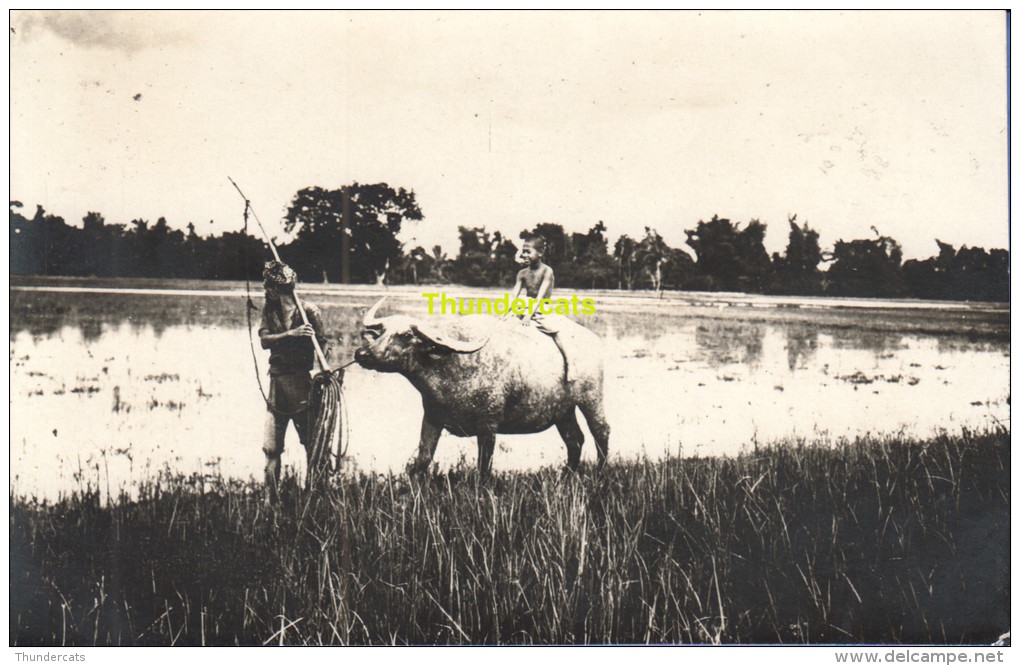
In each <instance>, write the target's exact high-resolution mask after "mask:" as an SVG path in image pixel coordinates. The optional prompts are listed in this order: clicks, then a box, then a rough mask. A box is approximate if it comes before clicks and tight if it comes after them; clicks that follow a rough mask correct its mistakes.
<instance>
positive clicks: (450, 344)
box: [411, 324, 489, 354]
mask: <svg viewBox="0 0 1020 666" xmlns="http://www.w3.org/2000/svg"><path fill="white" fill-rule="evenodd" d="M411 329H412V330H413V331H414V332H415V333H417V334H418V336H420V337H422V338H425V339H426V340H428V341H429V342H431V343H433V344H434V345H436V346H438V347H446V348H447V349H449V350H450V351H455V352H457V353H459V354H470V353H471V352H476V351H478V350H479V349H481V348H482V347H484V346H485V345H486V344H488V342H489V338H488V337H485V338H482V339H481V340H454V339H450V338H446V337H443V336H442V335H440V334H439V333H438V332H437V331H435V330H434V329H432V328H430V327H428V326H422V325H421V324H411Z"/></svg>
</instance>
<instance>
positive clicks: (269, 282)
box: [262, 260, 297, 287]
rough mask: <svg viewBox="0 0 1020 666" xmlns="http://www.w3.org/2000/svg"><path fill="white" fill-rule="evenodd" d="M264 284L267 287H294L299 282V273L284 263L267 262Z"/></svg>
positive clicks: (263, 272) (263, 277)
mask: <svg viewBox="0 0 1020 666" xmlns="http://www.w3.org/2000/svg"><path fill="white" fill-rule="evenodd" d="M262 282H263V283H264V284H265V286H267V287H293V286H294V284H295V283H296V282H297V273H295V272H294V269H293V268H291V267H290V266H288V265H287V264H285V263H283V262H282V261H275V260H274V261H267V262H266V267H265V269H264V270H263V271H262Z"/></svg>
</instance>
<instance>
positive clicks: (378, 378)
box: [10, 285, 1010, 498]
mask: <svg viewBox="0 0 1020 666" xmlns="http://www.w3.org/2000/svg"><path fill="white" fill-rule="evenodd" d="M388 291H389V293H390V294H391V298H390V299H389V301H388V302H387V306H386V311H384V312H383V313H382V314H390V313H395V312H404V313H407V314H418V315H423V314H424V312H425V301H424V299H422V298H421V296H420V292H421V290H420V289H419V290H414V289H406V288H404V289H391V290H388ZM450 291H451V292H452V291H456V292H457V293H464V294H468V293H472V292H471V290H466V289H463V290H462V289H451V290H450ZM305 293H306V296H307V298H309V299H310V300H314V301H316V302H317V303H319V304H320V305H321V306H322V309H323V312H324V314H325V318H326V321H327V327H328V329H329V330H328V333H329V334H330V335H332V336H334V337H335V338H336V339H337V344H336V345H334V349H333V352H332V354H331V362H333V363H334V364H340V363H344V362H346V361H348V360H349V359H350V358H351V356H352V354H353V349H354V346H355V345H356V344H357V335H358V321H359V320H360V316H361V311H362V310H363V309H364V308H365V307H367V306H368V305H369V304H371V303H372V302H373V301H374V300H375V298H376V297H377V294H378V293H382V292H381V291H378V290H373V289H370V288H351V289H346V290H342V289H340V288H336V287H331V288H319V289H316V288H307V289H306V290H305ZM478 293H481V292H478ZM10 295H11V323H10V390H11V395H10V409H11V425H10V447H11V448H10V464H11V481H10V483H11V489H12V491H13V492H15V493H16V494H19V495H26V496H37V497H40V498H55V497H57V496H59V495H61V494H66V493H68V492H70V491H72V490H75V489H78V488H83V487H93V488H96V487H98V488H99V489H100V490H101V491H102V492H103V494H105V493H106V492H107V490H109V491H110V492H111V493H113V494H116V493H117V492H118V491H119V490H120V489H122V488H128V489H130V488H131V487H132V486H133V484H137V483H138V482H140V481H143V480H150V479H152V478H154V477H155V476H156V475H158V474H160V473H162V472H171V473H178V472H179V473H185V474H191V473H199V474H215V475H223V476H226V477H230V478H238V479H248V478H252V477H254V478H261V474H262V465H263V455H262V453H261V444H262V442H261V439H262V428H263V421H264V415H265V407H264V403H263V401H262V397H261V395H260V393H259V384H258V381H257V379H259V378H261V380H262V383H263V386H264V387H265V388H266V390H268V381H267V378H266V375H265V372H266V368H267V359H268V353H267V352H264V351H262V350H261V349H259V348H258V342H257V336H256V340H255V354H254V358H253V353H252V348H251V346H250V343H249V334H248V330H247V322H246V317H245V304H246V297H245V293H244V290H243V288H241V289H238V288H237V287H236V285H233V286H231V287H230V288H228V289H222V290H220V291H204V290H202V289H158V290H157V289H149V288H133V289H130V290H118V289H109V288H105V287H103V288H86V289H82V287H81V286H80V285H78V286H74V285H72V286H70V287H67V286H64V287H61V288H59V289H54V288H53V287H52V286H42V287H26V286H15V287H13V288H12V290H11V294H10ZM255 295H256V298H255V299H254V300H255V304H256V305H257V306H261V297H260V294H259V293H258V292H256V294H255ZM488 295H491V294H488ZM591 295H592V296H593V297H594V298H595V302H596V307H597V313H596V315H594V316H592V317H578V320H580V321H581V322H582V323H584V324H586V325H588V326H589V327H590V328H592V329H593V330H595V331H596V332H597V333H599V334H600V335H601V336H602V337H603V339H604V340H605V342H606V350H607V359H606V401H607V405H606V410H607V414H608V417H609V420H610V423H611V425H612V428H613V433H612V439H611V442H610V449H611V450H610V453H611V456H612V457H617V458H634V457H643V456H647V457H649V458H652V459H655V458H660V457H662V456H667V455H683V456H695V455H697V456H711V455H732V454H736V453H739V452H741V451H746V450H749V449H753V448H754V447H756V446H766V445H768V444H769V443H772V442H777V441H796V440H804V441H808V442H821V443H832V442H837V441H840V440H843V439H853V438H855V437H858V436H862V435H869V434H870V435H901V434H905V435H916V436H921V437H924V436H930V435H932V434H934V433H937V432H941V431H948V432H958V431H960V430H961V429H964V428H984V427H989V426H995V425H1000V424H1001V425H1003V426H1005V427H1008V426H1009V416H1010V385H1009V361H1010V347H1009V313H1008V308H1006V307H1005V306H990V305H976V306H967V305H960V304H932V303H918V302H916V301H915V302H890V301H887V302H877V301H863V300H857V301H854V300H846V301H842V300H834V299H828V300H820V299H783V298H769V297H754V296H745V295H718V294H667V295H665V296H664V297H663V298H655V297H654V296H651V295H635V294H618V293H613V292H604V293H602V292H594V293H592V294H591ZM252 317H253V328H257V325H258V312H257V311H254V312H253V314H252ZM252 335H253V336H255V335H256V334H255V333H254V332H253V333H252ZM256 361H257V363H258V368H259V372H258V374H256V370H255V362H256ZM345 397H346V403H347V416H348V418H347V425H348V427H349V438H348V441H349V449H348V462H347V465H348V467H349V468H352V469H354V468H356V469H361V470H367V471H374V472H387V471H390V470H393V471H399V470H401V469H402V468H403V466H404V464H405V463H406V462H407V461H408V459H409V458H410V457H411V456H412V455H413V454H414V453H415V450H416V447H417V440H418V430H419V427H420V419H421V413H422V410H421V403H420V400H419V399H418V394H417V392H416V391H415V390H414V389H413V388H412V387H411V386H410V384H409V383H408V382H407V381H406V380H404V379H403V378H402V377H400V376H399V375H393V374H378V373H374V372H370V371H367V370H364V369H361V368H359V367H357V366H352V367H351V368H350V369H349V370H348V372H347V374H346V379H345ZM582 427H583V425H582ZM585 434H586V444H585V447H584V455H583V459H585V460H593V459H594V450H593V446H592V445H591V438H590V435H588V433H587V430H586V429H585ZM565 458H566V454H565V449H564V447H563V444H562V442H561V441H560V439H559V437H558V435H557V434H556V432H555V430H550V431H547V432H545V433H540V434H537V435H528V436H500V437H499V438H498V439H497V451H496V455H495V457H494V461H493V468H494V470H495V471H497V472H498V471H505V470H523V469H533V468H536V467H541V466H546V465H556V466H559V465H562V464H563V463H564V461H565ZM436 459H437V462H438V463H439V464H440V466H441V467H448V466H451V465H455V464H458V462H459V461H461V460H464V461H466V462H467V463H468V464H469V465H472V466H473V465H474V462H475V444H474V440H473V439H461V438H457V437H454V436H452V435H448V434H444V436H443V438H442V439H441V440H440V443H439V447H438V450H437V454H436ZM284 464H285V465H287V466H290V467H293V468H295V469H297V470H298V471H303V469H304V453H303V451H302V450H301V446H300V444H298V442H297V436H296V433H295V432H294V431H293V429H292V430H291V431H290V432H289V433H288V437H287V451H286V452H285V454H284Z"/></svg>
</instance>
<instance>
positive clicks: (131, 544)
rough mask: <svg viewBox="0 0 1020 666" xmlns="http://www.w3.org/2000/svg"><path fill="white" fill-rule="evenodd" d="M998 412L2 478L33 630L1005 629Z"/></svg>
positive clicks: (134, 638) (642, 634)
mask: <svg viewBox="0 0 1020 666" xmlns="http://www.w3.org/2000/svg"><path fill="white" fill-rule="evenodd" d="M1009 443H1010V435H1009V433H1008V432H1006V431H999V432H990V433H982V434H970V433H964V434H963V435H962V436H940V437H936V438H934V439H932V440H929V441H897V440H892V439H885V440H863V441H858V442H853V443H846V444H843V445H841V446H838V447H835V448H827V447H820V446H808V445H803V444H790V445H783V446H777V447H775V448H771V449H768V450H763V451H758V452H755V453H753V454H751V453H749V454H746V455H744V456H741V457H739V458H735V459H714V458H713V459H671V460H666V461H662V462H632V463H617V464H610V465H608V466H607V467H606V469H605V470H603V471H602V472H601V473H599V474H581V475H567V476H562V475H561V474H560V473H559V472H558V471H554V470H546V471H542V472H538V473H533V474H508V475H505V476H501V477H496V478H495V479H492V480H491V481H489V482H487V483H482V484H478V483H477V479H476V478H475V475H474V472H472V471H471V470H455V471H453V472H451V473H449V474H443V475H433V476H431V477H428V478H426V479H423V480H420V481H411V480H408V479H406V478H403V477H393V476H387V477H383V476H366V475H354V474H351V475H348V476H346V477H343V478H341V479H338V480H337V481H336V482H335V483H334V484H333V485H332V486H331V487H330V488H329V489H327V491H326V492H325V493H324V494H322V495H320V496H318V497H315V498H312V497H309V496H307V495H305V494H304V493H303V492H302V491H301V490H300V486H299V484H298V483H297V482H296V480H294V479H290V480H289V481H288V483H287V484H286V487H285V491H284V493H283V497H282V500H281V504H280V505H279V506H278V507H277V508H275V509H272V510H267V509H265V507H264V505H263V503H262V498H261V489H260V488H259V487H258V486H252V485H246V484H239V483H230V482H226V481H223V480H213V482H212V483H210V480H209V479H201V478H180V477H178V478H161V479H158V480H156V481H153V482H152V483H149V484H147V485H146V486H145V487H144V488H143V489H142V491H141V494H140V496H139V497H138V498H137V499H135V500H129V499H128V498H127V497H121V498H120V499H116V498H114V499H113V500H112V501H109V502H101V501H100V500H101V499H102V498H101V497H100V496H99V494H98V492H95V491H92V490H85V491H81V492H78V493H75V494H74V495H73V496H71V497H68V498H66V499H63V500H61V501H59V502H57V503H56V504H52V505H46V504H42V503H35V502H32V501H29V500H26V499H24V498H21V497H12V498H11V499H12V501H11V504H12V509H11V515H10V537H11V583H10V591H11V608H10V611H11V613H10V617H11V620H10V625H11V626H10V640H11V643H12V644H16V645H29V644H42V645H72V644H74V645H94V644H117V645H130V644H135V645H139V644H141V645H178V644H188V645H222V644H231V645H232V644H244V645H251V644H351V643H370V644H390V643H393V644H435V643H443V644H446V643H453V644H460V643H469V644H504V643H511V644H514V643H523V644H530V643H536V644H574V643H817V642H822V643H862V642H867V643H876V642H881V643H890V642H892V643H895V642H911V643H915V642H918V643H960V642H964V643H966V642H978V643H980V642H991V641H993V640H995V638H996V637H997V636H998V635H999V634H1000V633H1002V631H1003V630H1005V628H1007V627H1008V625H1009V610H1008V609H1009V592H1008V590H1009V494H1010V485H1009V470H1010V451H1009Z"/></svg>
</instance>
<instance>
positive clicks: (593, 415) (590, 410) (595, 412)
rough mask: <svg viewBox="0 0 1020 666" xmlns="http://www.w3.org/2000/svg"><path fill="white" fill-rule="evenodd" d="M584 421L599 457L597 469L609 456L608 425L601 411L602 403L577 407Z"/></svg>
mask: <svg viewBox="0 0 1020 666" xmlns="http://www.w3.org/2000/svg"><path fill="white" fill-rule="evenodd" d="M579 407H580V409H581V413H582V414H584V420H585V421H587V422H588V429H589V430H591V434H592V437H594V438H595V450H596V452H597V453H598V456H599V467H602V466H603V465H605V464H606V456H607V455H609V423H608V422H607V421H606V414H605V412H604V411H603V409H602V403H601V402H599V403H595V404H590V405H579Z"/></svg>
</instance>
